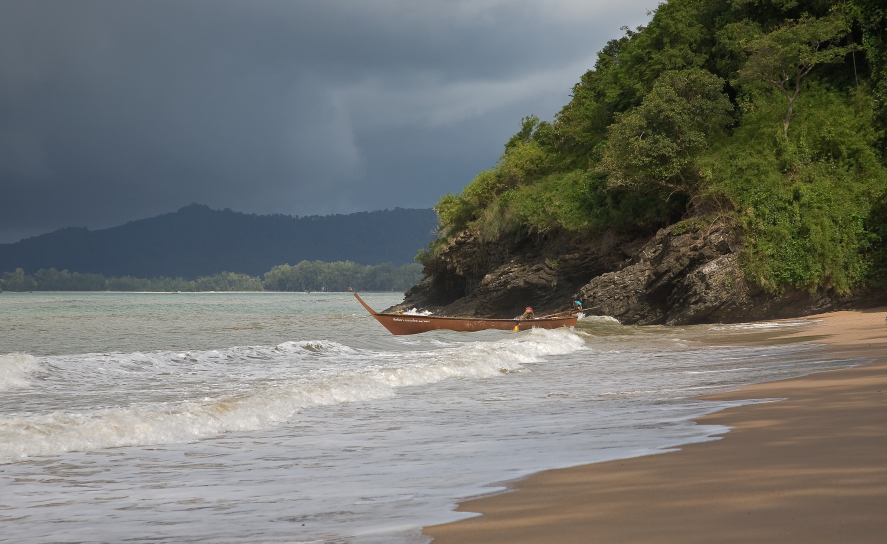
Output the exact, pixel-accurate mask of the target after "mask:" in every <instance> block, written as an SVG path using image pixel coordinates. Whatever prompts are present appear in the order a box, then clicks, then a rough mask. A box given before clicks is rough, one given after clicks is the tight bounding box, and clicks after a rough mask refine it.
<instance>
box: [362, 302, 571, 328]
mask: <svg viewBox="0 0 887 544" xmlns="http://www.w3.org/2000/svg"><path fill="white" fill-rule="evenodd" d="M354 297H355V298H357V300H358V302H360V303H361V304H362V305H363V307H364V308H366V309H367V311H368V312H369V313H370V315H372V316H373V317H375V318H376V321H378V322H379V323H381V324H382V326H383V327H385V328H386V329H388V330H389V331H390V332H391V334H418V333H420V332H428V331H435V330H441V329H443V330H448V331H462V332H471V331H482V330H486V329H499V330H503V331H511V330H514V328H515V327H517V328H518V329H519V330H522V331H525V330H527V329H532V328H533V327H538V328H540V329H556V328H558V327H573V326H575V325H576V320H578V319H579V317H578V316H576V315H575V313H574V312H572V311H567V312H563V313H560V314H554V315H551V316H545V317H539V318H536V319H529V320H527V319H525V320H518V319H485V318H480V317H440V316H430V315H427V316H426V315H409V314H386V313H379V312H376V311H375V310H373V309H372V308H370V307H369V306H367V303H366V302H364V301H363V299H362V298H360V296H358V294H357V293H354Z"/></svg>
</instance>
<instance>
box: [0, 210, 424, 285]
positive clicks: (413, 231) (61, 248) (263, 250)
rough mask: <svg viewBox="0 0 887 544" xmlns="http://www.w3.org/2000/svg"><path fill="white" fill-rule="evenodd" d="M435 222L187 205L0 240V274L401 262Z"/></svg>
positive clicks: (187, 273)
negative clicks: (107, 223)
mask: <svg viewBox="0 0 887 544" xmlns="http://www.w3.org/2000/svg"><path fill="white" fill-rule="evenodd" d="M436 227H437V216H436V214H435V213H434V210H431V209H403V208H395V209H393V210H383V211H375V212H359V213H352V214H348V215H326V216H310V217H293V216H289V215H279V214H277V215H256V214H245V213H240V212H234V211H231V210H227V209H226V210H213V209H210V208H209V207H208V206H203V205H200V204H191V205H188V206H185V207H184V208H182V209H180V210H178V211H176V212H172V213H167V214H164V215H158V216H156V217H151V218H148V219H141V220H139V221H131V222H129V223H126V224H125V225H120V226H118V227H112V228H108V229H101V230H93V231H91V230H89V229H86V228H77V227H71V228H65V229H59V230H57V231H55V232H51V233H49V234H43V235H41V236H34V237H32V238H27V239H25V240H21V241H19V242H16V243H13V244H0V273H2V272H11V271H14V270H15V269H16V268H23V269H24V270H25V272H26V273H33V272H36V271H37V270H38V269H40V268H46V269H48V268H55V269H57V270H63V269H67V270H69V271H71V272H79V273H99V274H103V275H105V276H118V277H120V276H136V277H143V278H144V277H159V276H166V277H183V278H187V279H193V278H196V277H199V276H207V275H212V274H216V273H218V272H223V271H226V272H238V273H244V274H250V275H253V276H259V275H261V274H264V273H265V272H267V271H268V270H270V269H271V267H272V266H275V265H279V264H287V263H288V264H292V265H294V264H296V263H298V262H300V261H303V260H308V261H315V260H317V261H326V262H334V261H352V262H355V263H358V264H364V265H376V264H381V263H386V262H388V263H392V264H395V265H401V264H405V263H409V262H412V261H413V257H414V256H415V255H416V253H418V251H419V250H420V249H423V248H426V247H427V246H428V243H429V242H431V241H432V239H433V234H432V231H433V230H434V229H435V228H436Z"/></svg>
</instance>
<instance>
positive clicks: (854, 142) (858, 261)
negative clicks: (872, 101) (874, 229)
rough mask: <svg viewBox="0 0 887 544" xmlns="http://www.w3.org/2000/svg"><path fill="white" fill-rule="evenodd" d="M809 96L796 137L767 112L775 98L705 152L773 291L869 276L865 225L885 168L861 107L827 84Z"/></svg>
mask: <svg viewBox="0 0 887 544" xmlns="http://www.w3.org/2000/svg"><path fill="white" fill-rule="evenodd" d="M808 94H809V96H807V97H805V98H804V99H803V102H802V105H803V106H804V107H803V108H802V109H801V111H800V112H799V114H798V119H797V121H796V122H797V125H798V126H797V127H796V130H795V131H793V135H792V137H791V138H786V137H785V135H784V133H783V132H782V131H781V130H780V128H781V127H779V126H778V125H777V124H776V123H774V122H773V117H772V116H771V112H772V111H773V103H775V102H776V101H777V100H778V97H776V96H772V97H771V98H770V104H769V105H770V106H771V107H769V108H768V107H762V108H761V109H760V110H759V111H757V112H754V113H751V114H748V115H746V116H745V118H744V120H743V124H742V126H741V127H740V128H738V129H737V130H736V132H735V133H734V134H733V135H732V136H731V137H730V138H728V139H725V140H723V141H721V142H720V144H719V145H718V147H717V148H716V149H713V152H712V153H711V154H710V155H709V157H708V158H707V160H708V161H709V167H710V172H711V182H712V185H713V186H715V187H718V188H720V189H722V190H723V191H725V192H726V193H727V194H729V195H730V196H731V198H732V199H733V203H734V205H735V208H736V210H737V214H738V218H739V221H740V223H741V224H742V226H743V227H744V228H745V233H746V250H747V251H746V253H745V259H746V262H745V265H746V267H745V268H746V272H747V275H748V276H749V277H750V278H751V279H752V280H754V281H756V282H757V283H758V284H759V285H761V286H763V287H765V288H766V289H768V290H770V291H772V292H776V291H779V290H780V289H781V288H782V287H783V286H787V285H791V286H794V287H797V288H800V289H815V288H817V287H819V286H823V285H824V286H831V287H834V288H835V289H837V290H838V291H839V292H846V291H847V290H849V289H850V288H851V287H852V286H853V285H855V284H857V283H860V282H861V281H862V280H864V279H865V277H866V275H867V274H868V273H869V272H870V260H869V256H868V249H869V246H870V244H871V242H872V233H871V232H869V231H867V230H866V221H867V216H868V214H869V213H868V210H869V207H870V206H871V202H872V200H873V198H874V196H875V195H876V194H877V192H878V190H879V187H884V186H885V183H887V170H885V168H884V167H883V165H881V164H880V162H879V161H878V158H877V156H876V154H875V153H874V151H873V150H872V149H871V147H870V145H871V142H872V141H873V140H874V138H875V136H876V133H875V132H874V131H873V130H872V128H871V123H870V122H867V119H868V118H867V116H866V115H865V110H866V108H865V105H864V104H853V103H852V102H851V101H848V100H846V99H845V98H844V97H843V96H842V95H841V94H840V93H837V92H834V91H828V90H826V89H821V88H820V89H816V90H815V92H810V93H808ZM762 101H763V99H762ZM767 105H768V104H767V103H766V102H765V103H764V104H763V106H767ZM859 109H862V110H863V111H859ZM868 112H869V115H870V112H871V110H870V108H869V109H868Z"/></svg>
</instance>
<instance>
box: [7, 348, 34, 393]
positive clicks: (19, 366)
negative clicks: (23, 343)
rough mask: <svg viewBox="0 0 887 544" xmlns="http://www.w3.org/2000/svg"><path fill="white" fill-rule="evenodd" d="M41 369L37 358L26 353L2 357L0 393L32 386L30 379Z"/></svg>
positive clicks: (9, 354) (8, 354)
mask: <svg viewBox="0 0 887 544" xmlns="http://www.w3.org/2000/svg"><path fill="white" fill-rule="evenodd" d="M39 369H40V363H39V362H38V361H37V358H36V357H34V356H32V355H28V354H26V353H7V354H5V355H0V391H8V390H10V389H18V388H22V387H28V386H29V385H31V382H30V380H28V377H29V376H30V375H31V374H32V373H33V372H35V371H37V370H39Z"/></svg>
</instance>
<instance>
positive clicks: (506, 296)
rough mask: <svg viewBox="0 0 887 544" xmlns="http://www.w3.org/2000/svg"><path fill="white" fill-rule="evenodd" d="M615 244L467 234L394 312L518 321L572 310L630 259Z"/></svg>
mask: <svg viewBox="0 0 887 544" xmlns="http://www.w3.org/2000/svg"><path fill="white" fill-rule="evenodd" d="M625 257H626V256H625V255H624V254H622V252H621V251H620V250H619V249H618V248H617V247H616V246H615V245H614V244H609V245H602V244H600V243H599V242H598V243H594V244H592V243H589V242H588V241H584V240H577V239H574V238H570V237H558V236H554V237H539V238H520V239H517V238H514V237H507V238H503V239H501V240H497V241H494V242H484V241H481V240H480V239H478V238H477V236H475V235H473V234H471V233H463V235H462V236H460V237H458V238H456V239H455V240H454V241H453V242H452V243H451V244H450V246H449V247H447V248H446V249H445V250H444V251H442V252H441V253H440V255H438V256H437V258H435V259H434V261H433V262H431V263H429V264H428V266H426V268H425V274H426V276H428V277H426V278H425V279H424V280H422V281H421V282H420V283H418V284H417V285H415V286H414V287H413V288H412V289H410V290H409V291H407V293H406V298H405V300H404V302H403V303H402V304H399V305H397V306H394V307H392V308H389V311H393V310H399V309H402V308H404V309H406V308H413V307H417V308H422V309H428V310H431V311H433V312H434V313H435V314H437V315H462V316H465V315H471V316H478V317H515V316H518V315H520V314H522V313H523V311H524V308H525V307H527V306H532V307H533V309H534V310H535V312H536V315H544V314H546V313H551V312H555V311H559V310H563V309H565V308H568V307H569V305H570V302H571V301H572V300H573V299H572V298H571V297H572V296H573V295H574V294H575V293H576V292H577V291H578V290H579V288H581V287H582V286H583V285H585V283H586V282H588V280H589V279H590V278H592V277H594V276H597V275H599V274H603V273H604V272H608V271H610V270H613V269H614V268H615V267H616V266H618V263H619V262H620V261H622V260H625Z"/></svg>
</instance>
